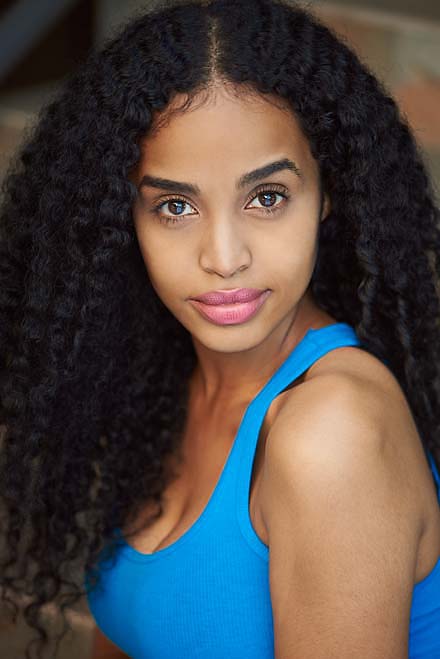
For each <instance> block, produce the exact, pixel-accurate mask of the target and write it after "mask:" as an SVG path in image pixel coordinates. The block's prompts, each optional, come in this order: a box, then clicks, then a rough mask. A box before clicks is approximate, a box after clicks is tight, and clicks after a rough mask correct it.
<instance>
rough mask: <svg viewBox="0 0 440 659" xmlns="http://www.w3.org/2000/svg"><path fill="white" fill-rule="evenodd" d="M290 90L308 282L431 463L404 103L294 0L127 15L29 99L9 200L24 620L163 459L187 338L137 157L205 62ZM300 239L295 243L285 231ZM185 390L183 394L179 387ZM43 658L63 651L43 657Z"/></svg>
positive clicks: (433, 263)
mask: <svg viewBox="0 0 440 659" xmlns="http://www.w3.org/2000/svg"><path fill="white" fill-rule="evenodd" d="M219 80H220V81H227V82H229V83H233V84H234V86H235V87H236V88H237V89H239V90H243V93H244V92H245V91H246V89H248V90H254V91H257V92H258V93H259V94H261V95H268V94H270V95H277V96H278V97H280V98H282V99H285V100H286V101H287V102H288V104H289V107H290V108H291V110H292V112H293V113H294V114H295V116H296V117H297V119H298V121H299V122H300V126H301V129H302V130H303V132H304V134H305V135H306V137H307V139H308V140H309V143H310V148H311V150H312V154H313V156H314V158H315V159H316V160H317V162H318V163H319V170H320V176H321V181H322V185H323V187H324V189H325V190H326V191H327V192H328V194H329V196H330V199H331V203H332V210H331V217H328V219H327V221H326V222H323V223H321V226H320V234H319V250H318V257H317V262H316V266H315V270H314V272H313V276H312V280H311V287H312V292H313V296H314V298H315V300H316V302H317V303H318V305H319V306H320V307H321V308H322V309H324V310H325V311H326V312H328V313H329V314H331V315H332V316H333V317H335V318H336V319H337V320H338V321H343V322H347V323H349V324H351V325H352V326H353V327H354V328H355V330H356V333H357V335H358V337H359V339H360V340H361V342H362V344H363V345H364V346H365V347H366V349H367V350H368V351H369V352H371V353H372V354H374V355H376V356H377V357H378V358H379V359H381V360H386V362H387V364H388V366H389V368H390V370H391V371H392V372H393V374H394V375H395V377H396V378H397V380H398V382H399V383H400V385H401V387H402V389H403V391H404V393H405V395H406V397H407V400H408V402H409V404H410V406H411V410H412V413H413V415H414V418H415V421H416V424H417V427H418V430H419V433H420V436H421V439H422V442H423V446H424V448H425V451H426V450H428V449H429V450H430V451H431V452H432V454H433V456H434V457H435V459H436V461H437V463H438V461H439V454H440V441H439V422H440V399H439V387H438V385H439V382H438V380H439V368H440V341H439V336H440V334H439V319H440V305H439V294H440V293H439V288H438V284H437V282H438V277H439V274H440V229H439V214H440V213H439V209H438V205H436V203H435V192H434V189H433V186H432V182H431V181H430V179H429V175H428V174H427V168H426V165H425V164H424V162H423V157H422V154H421V152H420V149H419V146H418V144H417V143H416V141H415V138H414V136H413V134H412V132H411V129H410V127H409V126H408V123H407V121H406V119H405V118H404V117H403V116H402V114H401V113H400V112H399V109H398V107H397V105H396V102H395V101H394V100H393V98H392V97H391V96H390V94H389V93H388V92H387V90H386V89H385V88H384V86H383V84H382V83H381V82H380V81H378V80H377V79H376V77H375V76H374V75H373V73H372V72H371V71H370V70H369V68H368V66H367V65H366V64H365V63H363V62H362V61H361V60H360V58H359V56H357V55H356V54H355V53H354V52H353V50H352V49H351V48H350V47H349V45H347V43H346V42H345V40H344V39H343V38H342V37H341V36H339V35H337V34H336V33H335V32H334V31H332V30H331V29H330V28H329V27H326V26H325V25H324V24H322V23H321V22H320V21H319V19H318V18H317V17H316V16H315V15H314V14H313V13H312V12H311V11H310V10H309V9H306V8H305V7H301V6H299V5H296V4H293V3H291V2H288V1H287V0H284V1H283V0H241V1H240V2H235V0H212V1H211V2H209V1H203V0H199V1H197V0H194V1H188V2H181V1H175V2H166V3H161V4H160V5H156V6H155V7H154V9H153V10H150V11H147V12H145V11H144V12H143V13H140V14H139V15H136V16H134V17H132V19H131V20H130V22H129V23H128V24H127V25H126V26H124V28H123V30H122V31H121V32H120V33H119V34H117V35H113V36H112V37H111V38H110V39H108V41H107V42H106V43H105V44H104V46H103V47H102V48H101V49H100V50H99V51H98V52H92V53H90V55H89V56H88V58H87V59H86V61H84V62H83V63H81V64H80V65H79V66H78V68H77V70H76V72H75V73H74V74H73V75H72V76H70V77H69V78H68V79H67V80H65V81H64V83H63V85H62V86H61V88H60V89H59V91H58V92H57V93H56V95H55V96H54V97H52V98H51V99H50V101H49V102H48V103H47V104H46V105H45V106H44V107H43V109H42V110H41V111H40V114H39V117H38V121H37V122H36V124H35V126H34V127H33V128H32V129H30V130H29V131H28V134H27V136H26V138H25V139H24V141H23V143H22V145H21V147H20V148H19V150H18V152H17V154H16V157H15V158H14V159H13V161H11V164H10V168H9V171H8V174H7V177H6V179H5V181H4V184H3V191H4V197H3V201H2V207H1V214H0V394H1V400H0V423H1V426H0V428H1V438H0V439H1V451H0V495H1V524H2V526H1V536H2V538H4V547H2V556H1V558H2V562H1V568H0V584H1V587H2V599H3V603H4V604H3V606H4V608H5V610H8V611H11V610H13V613H12V616H13V619H14V620H16V615H17V610H18V608H19V607H18V605H17V604H16V601H17V596H18V598H19V599H20V598H23V597H24V598H25V599H26V598H27V604H26V606H23V607H21V608H22V609H23V615H24V618H25V620H26V622H27V624H28V625H29V626H30V627H33V628H34V629H35V630H36V631H37V634H36V638H35V639H34V640H33V641H32V642H31V643H30V644H29V645H28V647H27V649H26V657H31V651H32V650H33V649H35V650H36V652H37V655H36V656H37V657H41V656H43V655H42V653H43V652H44V651H45V650H46V649H47V648H48V646H49V644H50V641H51V640H52V639H51V635H50V634H48V632H47V628H46V625H45V622H44V612H45V609H46V606H47V605H55V604H56V605H57V607H59V610H60V611H61V613H62V617H63V621H64V623H65V624H64V627H63V630H62V632H61V634H60V635H58V636H57V637H56V648H55V653H56V652H57V649H58V645H59V641H60V639H61V638H62V637H63V636H64V635H65V633H66V629H67V628H68V627H69V623H68V621H67V620H66V616H65V614H66V611H67V610H68V609H69V608H70V607H72V606H74V604H75V603H76V602H78V601H79V600H80V598H82V597H84V595H85V590H84V586H83V583H82V581H81V579H79V580H78V576H79V575H82V574H84V573H85V572H87V573H90V574H92V575H93V579H92V581H93V583H95V584H98V582H99V573H98V570H96V569H95V568H96V566H97V565H98V562H99V561H98V558H99V556H100V555H102V552H104V550H105V551H106V552H107V553H108V555H109V556H112V555H115V554H114V553H115V551H116V550H117V547H118V537H117V534H116V533H115V529H118V528H120V527H122V526H123V525H125V524H127V523H130V522H134V520H136V519H137V518H138V514H139V513H140V511H141V510H142V509H145V505H146V503H153V504H154V505H155V506H156V508H157V512H156V514H155V515H154V517H153V519H155V518H156V516H157V515H159V514H160V513H161V510H162V503H161V502H162V499H161V495H162V492H163V490H164V487H165V485H166V483H167V482H169V480H170V479H171V478H173V473H172V472H171V471H169V470H167V469H166V468H165V464H166V463H165V459H166V457H167V456H170V455H172V454H173V453H174V452H176V451H177V450H178V447H179V438H180V437H181V434H182V429H183V427H184V422H185V415H186V409H187V408H186V403H187V400H188V399H187V396H188V386H187V385H188V380H189V376H190V375H191V373H192V370H193V368H194V366H195V364H196V355H195V351H194V347H193V343H192V341H191V336H190V335H189V333H188V331H187V330H186V329H185V328H184V327H182V325H181V324H180V323H179V322H178V321H177V320H176V319H175V318H174V317H173V315H172V314H171V313H170V311H169V310H168V309H167V308H166V307H165V305H164V304H163V303H162V302H161V300H160V299H159V298H158V296H157V294H156V292H155V290H154V289H153V287H152V285H151V283H150V281H149V278H148V276H147V273H146V269H145V264H144V262H143V259H142V255H141V252H140V248H139V245H138V242H137V239H136V233H135V230H134V224H133V217H132V207H133V204H134V200H135V198H136V194H137V191H136V187H135V185H134V184H133V183H132V182H131V181H130V172H131V171H132V168H133V167H135V165H136V163H137V162H138V161H139V158H140V145H139V143H140V140H141V138H142V137H143V136H145V135H146V134H148V132H149V129H150V126H152V125H153V119H154V118H155V117H156V116H157V115H158V113H160V112H161V111H162V110H164V109H165V108H166V107H167V105H168V104H169V102H170V101H171V100H172V99H173V97H174V95H176V94H182V93H183V94H184V95H185V98H186V102H185V103H184V104H182V106H181V107H179V108H178V111H180V112H185V110H186V109H187V108H188V107H190V105H191V103H192V102H193V100H194V99H195V97H196V95H197V94H199V93H200V92H201V91H205V92H207V97H208V96H209V90H210V89H211V88H212V85H213V82H214V81H219ZM292 249H294V247H293V246H292ZM176 401H177V403H178V404H177V405H176ZM52 656H56V654H54V655H52Z"/></svg>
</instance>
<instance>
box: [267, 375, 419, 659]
mask: <svg viewBox="0 0 440 659" xmlns="http://www.w3.org/2000/svg"><path fill="white" fill-rule="evenodd" d="M396 400H397V397H396V396H392V398H390V397H389V396H387V393H386V392H384V391H378V390H377V388H372V386H371V385H368V386H367V385H365V383H361V382H360V381H355V380H353V379H348V380H347V376H345V375H341V374H332V375H331V376H330V375H326V376H321V378H314V380H313V381H312V380H310V382H309V383H307V384H306V385H304V386H303V387H302V389H298V390H297V391H296V392H295V397H292V399H291V400H290V401H289V404H290V403H292V404H291V405H290V407H289V408H287V412H286V413H285V414H284V415H283V416H281V415H280V417H279V419H277V420H276V422H275V423H274V425H273V427H272V429H271V431H270V434H269V436H268V440H267V447H266V458H265V465H264V472H263V479H262V498H261V500H262V507H263V508H262V512H263V518H264V520H265V523H266V526H267V530H268V537H269V546H270V563H269V578H270V592H271V601H272V608H273V615H274V634H275V657H276V659H334V658H338V659H353V657H362V659H407V657H408V646H407V644H408V632H409V616H410V606H411V597H412V589H413V583H414V572H415V565H416V558H417V548H418V541H419V537H420V532H421V523H420V517H419V513H418V508H417V506H416V505H415V503H414V500H413V499H412V497H411V495H410V494H409V491H408V482H407V481H406V482H405V473H404V472H405V469H404V464H403V465H402V461H401V462H400V463H399V443H400V442H401V444H400V445H401V446H405V445H407V444H405V443H404V442H405V439H406V438H405V437H403V436H402V433H401V432H400V431H399V436H398V437H396V425H395V423H394V424H393V419H392V416H393V414H394V419H396V415H395V410H396V408H395V407H394V408H393V405H395V404H396ZM393 409H394V412H392V410H393ZM397 409H400V410H402V409H403V407H402V408H400V407H398V408H397ZM387 412H388V416H389V417H391V419H390V421H387V420H386V419H387ZM401 426H402V424H401Z"/></svg>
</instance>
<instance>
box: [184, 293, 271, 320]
mask: <svg viewBox="0 0 440 659" xmlns="http://www.w3.org/2000/svg"><path fill="white" fill-rule="evenodd" d="M271 292H272V291H270V290H261V289H256V288H238V289H234V290H229V291H227V290H223V291H210V292H209V293H204V294H203V295H199V296H197V298H191V299H190V302H191V304H193V306H195V308H196V309H197V310H198V311H200V313H201V314H202V315H203V316H204V317H205V318H207V319H208V320H211V321H212V322H214V323H216V324H217V325H235V324H238V323H243V322H245V321H246V320H249V319H250V318H252V317H253V316H254V315H255V314H256V313H257V311H258V309H259V308H260V307H261V306H262V305H263V304H264V302H265V301H266V299H267V298H268V297H269V295H270V294H271Z"/></svg>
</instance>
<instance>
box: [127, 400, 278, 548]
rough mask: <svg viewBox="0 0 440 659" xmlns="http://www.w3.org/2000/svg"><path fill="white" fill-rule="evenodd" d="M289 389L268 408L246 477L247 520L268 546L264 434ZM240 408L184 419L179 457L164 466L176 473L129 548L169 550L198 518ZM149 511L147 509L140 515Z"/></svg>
mask: <svg viewBox="0 0 440 659" xmlns="http://www.w3.org/2000/svg"><path fill="white" fill-rule="evenodd" d="M288 393H289V392H288V391H284V392H282V393H281V394H279V395H278V396H277V397H276V398H275V399H274V400H273V401H272V402H271V405H270V406H269V408H268V410H267V412H266V415H265V418H264V420H263V423H262V425H261V428H260V431H259V435H258V440H257V446H256V450H255V457H254V462H253V465H252V471H251V476H250V490H249V501H248V507H249V517H250V520H251V522H252V526H253V527H254V529H255V532H256V534H257V535H258V537H259V538H260V539H261V541H262V542H263V543H264V544H266V545H267V544H268V538H267V530H266V527H265V524H264V521H263V518H262V515H261V506H260V499H259V493H260V489H259V486H260V482H261V475H262V470H263V466H264V454H265V446H266V441H267V436H268V433H269V430H270V428H271V425H272V423H273V421H274V419H275V417H276V415H277V414H278V413H279V410H280V409H281V407H282V405H283V403H284V402H285V396H287V395H288ZM243 414H244V409H241V410H237V412H236V413H234V414H231V415H225V416H223V417H222V420H221V421H220V420H215V419H214V420H208V419H206V418H205V419H204V420H202V419H200V418H198V419H189V420H188V422H187V425H186V428H185V431H184V435H183V437H182V441H181V445H180V446H181V453H180V459H179V458H177V457H175V456H171V457H170V458H169V460H168V462H167V467H170V468H171V469H172V471H173V472H174V473H175V474H176V475H175V477H174V478H173V480H171V482H170V483H169V484H168V485H167V486H166V487H165V489H164V491H163V500H162V512H161V514H160V516H158V517H157V518H156V519H154V521H153V522H149V525H148V527H147V528H145V529H143V530H142V531H140V532H139V533H137V534H136V535H134V536H131V537H130V540H129V542H130V545H131V546H132V547H134V548H135V549H136V550H137V551H139V552H141V553H144V554H152V553H155V552H156V551H158V550H160V549H164V548H165V547H169V546H170V545H172V544H173V543H174V542H175V541H176V540H178V539H179V538H180V537H181V536H182V535H183V534H184V533H185V532H186V531H187V530H188V529H189V528H190V527H191V526H192V525H193V524H194V523H195V522H196V521H197V519H198V518H199V517H200V515H201V514H202V512H203V510H204V509H205V507H206V506H207V504H208V502H209V500H210V498H211V496H212V494H213V492H214V490H215V487H216V485H217V483H218V481H219V479H220V476H221V473H222V470H223V468H224V466H225V464H226V462H227V459H228V456H229V453H230V451H231V448H232V445H233V442H234V439H235V437H236V434H237V431H238V428H239V426H240V422H241V419H242V416H243ZM149 512H150V511H149V510H148V509H147V508H146V509H145V511H144V513H145V514H148V513H149Z"/></svg>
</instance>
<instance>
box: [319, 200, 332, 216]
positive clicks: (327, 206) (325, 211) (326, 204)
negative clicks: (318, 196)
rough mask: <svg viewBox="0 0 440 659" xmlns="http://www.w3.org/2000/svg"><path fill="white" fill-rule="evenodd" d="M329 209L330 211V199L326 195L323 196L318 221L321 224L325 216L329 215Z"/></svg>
mask: <svg viewBox="0 0 440 659" xmlns="http://www.w3.org/2000/svg"><path fill="white" fill-rule="evenodd" d="M331 209H332V206H331V201H330V197H329V196H328V194H327V193H326V194H324V203H323V205H322V213H321V220H320V221H321V222H323V221H324V220H325V219H326V218H327V216H328V215H329V214H330V211H331Z"/></svg>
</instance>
